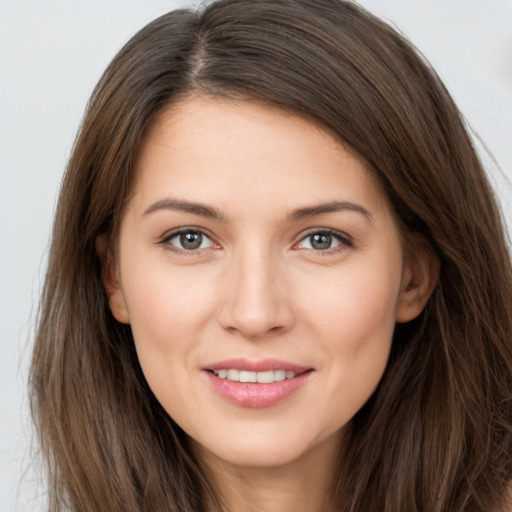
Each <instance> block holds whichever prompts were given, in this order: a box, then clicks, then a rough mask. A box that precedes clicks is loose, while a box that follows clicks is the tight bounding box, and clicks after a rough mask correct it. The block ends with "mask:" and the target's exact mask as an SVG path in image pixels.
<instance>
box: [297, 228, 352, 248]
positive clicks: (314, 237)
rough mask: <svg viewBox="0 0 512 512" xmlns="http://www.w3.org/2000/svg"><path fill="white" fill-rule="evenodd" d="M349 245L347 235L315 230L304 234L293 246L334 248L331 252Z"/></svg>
mask: <svg viewBox="0 0 512 512" xmlns="http://www.w3.org/2000/svg"><path fill="white" fill-rule="evenodd" d="M351 245H352V243H351V242H350V240H349V239H348V237H346V236H343V235H342V234H341V233H338V232H333V231H329V230H324V231H315V232H314V233H310V234H309V235H307V236H305V237H304V238H303V239H302V240H301V241H300V242H299V243H298V244H296V245H295V248H297V249H309V250H313V251H332V250H333V249H334V251H333V252H335V251H336V250H341V249H343V248H345V247H349V246H351Z"/></svg>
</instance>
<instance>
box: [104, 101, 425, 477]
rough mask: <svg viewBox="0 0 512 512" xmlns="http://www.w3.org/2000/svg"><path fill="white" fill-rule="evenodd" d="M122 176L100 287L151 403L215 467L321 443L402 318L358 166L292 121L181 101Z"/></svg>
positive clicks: (341, 424)
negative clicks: (125, 328)
mask: <svg viewBox="0 0 512 512" xmlns="http://www.w3.org/2000/svg"><path fill="white" fill-rule="evenodd" d="M136 167H137V173H138V174H137V176H138V178H137V182H136V184H135V188H134V191H133V194H132V196H131V197H130V200H129V202H128V204H127V207H126V211H125V214H124V217H123V220H122V225H121V230H120V235H119V247H118V256H117V260H116V262H115V265H114V264H112V265H114V266H113V268H112V269H111V271H110V274H109V277H107V279H106V287H107V291H108V293H109V295H110V305H111V308H112V311H113V313H114V315H115V317H116V318H117V319H118V320H120V321H121V322H125V323H129V324H130V325H131V328H132V331H133V336H134V339H135V345H136V349H137V353H138V357H139V359H140V364H141V366H142V369H143V371H144V374H145V376H146V379H147V381H148V383H149V385H150V387H151V389H152V390H153V392H154V394H155V396H156V397H157V399H158V400H159V401H160V403H161V404H162V406H163V407H164V408H165V410H166V411H167V412H168V413H169V415H170V416H171V417H172V418H173V419H174V420H175V421H176V422H177V423H178V424H179V425H180V426H181V427H182V428H183V430H184V431H185V432H187V433H188V435H189V436H190V437H191V438H192V439H193V440H194V445H195V446H196V448H197V450H198V451H199V452H203V453H204V454H207V455H209V456H212V457H214V458H218V459H220V460H222V461H225V462H228V463H232V464H236V465H244V466H259V467H262V466H275V465H281V464H286V463H292V462H293V461H297V460H300V459H303V457H305V456H307V455H308V454H309V455H313V454H314V453H315V452H319V451H320V450H325V451H330V452H333V451H334V450H336V449H337V447H338V444H339V440H340V439H341V434H342V432H343V431H344V429H345V428H346V427H347V425H348V423H349V422H350V420H351V418H352V417H353V416H354V414H355V413H356V412H357V411H358V410H359V409H360V408H361V407H362V406H363V404H364V403H365V402H366V401H367V400H368V398H369V397H370V395H371V394H372V393H373V391H374V390H375V388H376V386H377V384H378V382H379V380H380V379H381V376H382V373H383V371H384V368H385V366H386V363H387V360H388V355H389V351H390V346H391V338H392V334H393V329H394V326H395V322H396V321H397V320H398V321H405V320H408V319H409V318H410V317H412V316H416V314H418V313H419V311H416V310H414V307H413V306H412V305H411V304H412V303H413V302H414V300H411V289H413V290H414V288H415V286H416V284H415V283H414V282H413V279H412V278H411V277H410V276H411V275H412V271H409V269H408V267H407V265H406V264H405V263H404V258H403V253H402V246H401V239H400V235H399V231H398V228H397V224H396V222H395V221H394V218H393V215H392V212H391V210H390V207H389V205H388V202H387V200H386V199H385V197H384V196H383V194H382V192H381V190H380V189H379V187H378V185H377V184H376V183H375V181H374V180H372V179H371V177H370V175H369V173H368V171H367V169H366V167H365V164H364V162H363V161H362V160H361V159H360V158H358V157H357V156H355V155H354V154H353V153H352V152H351V151H349V150H347V149H346V148H344V147H343V146H342V145H340V144H339V143H338V142H336V141H335V140H334V139H333V137H332V136H330V135H329V134H327V133H326V132H324V131H322V130H321V129H320V128H318V127H316V126H315V125H313V124H311V123H310V122H308V121H305V120H303V119H301V118H299V117H296V116H294V115H292V114H289V113H286V112H282V111H278V110H275V109H271V108H269V107H264V106H260V105H257V104H254V103H250V102H235V101H221V100H218V99H208V98H206V99H205V98H200V97H194V98H191V99H189V100H187V101H184V102H181V103H179V104H177V105H175V106H174V107H172V108H170V109H169V110H167V111H166V112H164V113H163V114H161V115H160V117H159V118H158V119H157V121H156V122H155V123H154V125H153V126H152V129H151V130H150V131H149V132H148V134H147V136H146V137H145V139H144V142H143V144H142V147H141V151H140V154H139V158H138V161H137V166H136ZM112 265H111V266H112ZM244 381H245V382H244ZM255 381H256V382H255Z"/></svg>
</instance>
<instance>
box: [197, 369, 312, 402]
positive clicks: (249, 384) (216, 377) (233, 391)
mask: <svg viewBox="0 0 512 512" xmlns="http://www.w3.org/2000/svg"><path fill="white" fill-rule="evenodd" d="M203 371H204V372H205V374H206V376H207V378H208V381H209V383H210V385H211V387H212V388H213V390H214V391H215V392H216V393H217V394H218V395H220V397H222V398H223V399H224V400H227V401H228V402H231V403H232V404H234V405H236V406H239V407H249V408H261V407H270V406H273V405H276V404H277V403H279V402H282V401H284V400H285V399H287V398H288V397H290V396H291V395H293V394H294V393H295V392H296V391H298V390H299V389H300V388H301V387H302V386H303V385H304V384H306V383H307V382H308V381H309V377H310V376H311V374H312V373H313V371H314V369H313V368H308V367H306V366H300V365H295V364H291V363H288V362H285V361H279V360H273V359H266V360H262V361H256V362H255V361H248V360H244V359H231V360H229V361H221V362H218V363H215V364H212V365H210V366H208V367H205V368H203Z"/></svg>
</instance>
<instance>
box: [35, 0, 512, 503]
mask: <svg viewBox="0 0 512 512" xmlns="http://www.w3.org/2000/svg"><path fill="white" fill-rule="evenodd" d="M192 93H196V94H203V95H216V96H219V95H221V96H225V97H245V98H251V99H254V100H258V101H261V102H264V103H265V104H268V105H271V106H275V107H280V108H284V109H288V110H290V111H292V112H295V113H298V114H300V115H304V116H307V118H309V119H311V120H313V121H315V122H317V123H320V124H321V125H322V126H324V127H325V128H326V129H328V130H329V131H330V132H331V133H333V134H334V135H335V136H336V137H338V138H339V139H340V140H341V141H342V142H343V143H345V144H347V145H348V146H350V147H351V148H353V149H354V150H355V151H356V152H357V153H358V154H359V155H360V156H361V157H362V158H364V159H365V160H366V161H367V162H368V164H369V166H370V168H371V169H372V170H373V173H374V175H375V176H376V177H377V179H378V180H379V181H380V183H381V184H382V186H383V187H384V190H385V191H386V193H387V194H388V196H389V199H390V201H391V203H392V204H393V206H394V209H395V212H396V215H397V218H398V219H399V222H400V224H401V226H402V229H403V231H404V233H407V232H419V233H421V234H422V235H423V236H424V237H426V239H427V240H428V242H429V243H430V245H431V247H432V249H433V250H434V251H435V252H436V253H437V255H438V257H439V259H440V261H441V275H440V279H439V283H438V286H437V287H436V289H435V291H434V293H433V296H432V297H431V299H430V302H429V304H428V305H427V308H426V309H425V311H424V312H423V314H422V315H421V316H420V317H419V318H418V319H416V320H415V321H413V322H410V323H408V324H404V325H397V328H396V332H395V337H394V340H393V347H392V353H391V356H390V359H389V363H388V366H387V369H386V372H385V375H384V377H383V379H382V381H381V383H380V385H379V387H378V389H377V390H376V392H375V393H374V394H373V396H372V397H371V398H370V400H369V401H368V402H367V403H366V404H365V406H364V407H363V408H362V410H361V411H359V412H358V413H357V415H356V416H355V418H354V419H353V421H352V423H353V427H354V428H353V430H352V434H351V436H352V437H351V439H350V442H349V444H348V449H347V450H348V451H347V453H345V454H344V459H343V461H340V468H339V471H338V473H337V474H336V475H333V488H332V508H333V510H339V511H346V512H369V511H392V512H414V511H429V512H454V511H467V512H469V511H484V510H485V511H488V510H494V509H496V508H497V507H499V506H501V507H503V500H504V498H505V494H506V487H507V484H508V483H509V482H510V481H511V479H512V400H511V399H512V343H511V340H512V336H511V334H512V286H511V285H512V272H511V264H510V257H509V254H508V251H507V247H506V242H505V240H504V232H503V227H502V222H501V219H500V215H499V212H498V210H497V206H496V202H495V200H494V197H493V193H492V191H491V188H490V186H489V184H488V181H487V179H486V177H485V174H484V171H483V169H482V166H481V164H480V162H479V160H478V158H477V156H476V153H475V150H474V148H473V145H472V142H471V140H470V137H469V136H468V134H467V131H466V129H465V127H464V122H463V120H462V118H461V115H460V114H459V112H458V110H457V108H456V106H455V105H454V103H453V101H452V99H451V98H450V96H449V94H448V93H447V91H446V89H445V87H444V86H443V84H442V83H441V81H440V80H439V78H438V77H437V75H436V74H435V72H434V71H432V69H430V67H429V66H428V64H426V63H425V62H424V60H423V59H422V58H421V57H420V56H418V54H417V52H416V51H415V50H414V49H413V48H412V47H411V45H410V44H409V43H408V42H407V41H405V40H404V39H403V38H402V37H401V36H400V35H399V34H397V33H396V32H395V31H394V30H393V29H391V28H390V27H389V26H388V25H386V24H385V23H383V22H382V21H380V20H378V19H377V18H375V17H373V16H372V15H371V14H369V13H368V12H366V11H364V10H363V9H361V8H360V7H358V6H357V5H356V4H354V3H353V2H349V1H341V0H259V1H257V2H255V1H253V0H220V1H218V2H214V3H212V4H210V5H208V6H207V7H205V8H204V9H202V10H200V11H199V12H192V11H188V10H179V11H174V12H171V13H169V14H166V15H164V16H162V17H160V18H159V19H157V20H155V21H153V22H152V23H150V24H149V25H147V26H146V27H145V28H144V29H142V30H141V31H140V32H139V33H138V34H136V35H135V36H134V37H133V38H132V39H131V40H130V41H129V42H128V43H127V44H126V45H125V46H124V48H122V49H121V51H120V52H119V53H118V55H117V56H116V57H115V58H114V60H113V62H112V63H111V64H110V66H109V67H108V69H107V70H106V72H105V74H104V75H103V77H102V78H101V80H100V82H99V84H98V85H97V87H96V89H95V91H94V93H93V95H92V98H91V100H90V103H89V105H88V108H87V112H86V114H85V118H84V121H83V125H82V127H81V130H80V133H79V135H78V138H77V140H76V143H75V146H74V149H73V153H72V156H71V158H70V161H69V165H68V168H67V172H66V175H65V178H64V181H63V184H62V190H61V193H60V199H59V204H58V209H57V215H56V219H55V225H54V231H53V240H52V246H51V251H50V257H49V264H48V270H47V275H46V281H45V285H44V290H43V294H42V300H41V310H40V317H39V323H38V329H37V336H36V341H35V348H34V354H33V363H32V372H31V386H32V387H31V389H32V398H33V412H34V418H35V422H36V425H37V427H38V433H39V436H40V440H41V446H42V453H43V454H44V457H45V460H46V462H47V465H48V468H49V474H50V480H49V482H50V509H51V510H53V511H58V510H62V509H63V507H64V508H66V507H69V508H70V509H72V510H74V511H91V510H108V511H109V512H115V511H123V512H129V511H133V512H135V511H137V512H140V511H152V512H154V511H164V510H165V511H169V510H171V511H176V512H177V511H180V512H181V511H203V510H205V509H206V503H210V502H212V500H213V502H215V499H216V498H215V493H214V491H213V490H212V489H211V488H210V485H209V483H208V479H207V478H206V477H205V476H204V474H203V473H202V471H201V468H199V467H198V465H197V464H196V462H195V461H194V459H193V457H192V456H191V455H190V453H189V450H188V449H187V441H186V435H185V434H184V433H183V432H182V431H181V429H180V428H179V427H178V426H177V425H176V424H175V423H174V422H173V420H172V419H171V418H170V417H169V416H168V415H167V413H166V412H165V411H164V410H163V408H162V407H161V406H160V404H159V403H158V402H157V400H156V399H155V397H154V396H153V394H152V392H151V390H150V389H149V387H148V385H147V383H146V381H145V379H144V376H143V374H142V371H141V369H140V367H139V364H138V361H137V356H136V353H135V350H134V345H133V339H132V335H131V331H130V328H129V326H125V325H122V324H120V323H118V322H116V321H115V320H114V318H113V317H112V315H111V313H110V310H109V307H108V302H107V298H106V294H105V291H104V289H103V285H102V277H101V263H100V261H99V258H98V256H97V254H96V250H95V239H96V237H97V236H98V235H99V234H101V233H103V234H105V235H106V236H107V237H110V238H111V242H112V241H113V239H115V234H116V231H117V226H118V224H119V221H120V217H121V214H122V209H123V203H124V201H125V200H126V198H127V196H128V194H129V192H130V187H131V184H132V182H133V179H134V177H133V172H132V170H133V163H134V158H135V155H136V152H137V150H138V147H139V143H140V141H141V137H142V135H143V133H144V131H145V129H146V128H147V127H148V125H149V124H150V123H151V121H152V120H153V119H154V118H155V116H156V115H157V114H158V113H159V112H161V111H162V109H163V108H164V107H166V106H168V105H169V104H170V103H173V102H176V101H179V99H180V98H182V97H184V96H186V95H190V94H192ZM218 508H219V509H220V508H221V505H220V504H219V503H218Z"/></svg>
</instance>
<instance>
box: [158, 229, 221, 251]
mask: <svg viewBox="0 0 512 512" xmlns="http://www.w3.org/2000/svg"><path fill="white" fill-rule="evenodd" d="M187 233H196V234H200V235H202V236H203V237H205V238H207V239H208V240H209V241H210V242H211V244H212V246H213V247H215V246H217V247H219V246H218V244H216V242H214V241H213V240H212V238H211V236H210V235H208V233H207V232H206V231H205V230H203V229H201V228H196V227H185V228H180V229H176V230H175V231H172V232H171V233H168V234H166V235H164V236H163V237H162V238H161V239H160V240H158V241H157V245H161V246H162V247H165V248H166V249H167V250H169V251H174V252H177V253H179V254H180V255H184V256H196V255H198V254H201V253H202V252H203V251H204V250H205V249H209V247H203V248H202V249H201V248H198V249H185V248H181V247H176V246H175V245H173V244H171V243H170V241H171V240H172V239H173V238H176V237H178V236H180V235H184V234H187Z"/></svg>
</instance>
